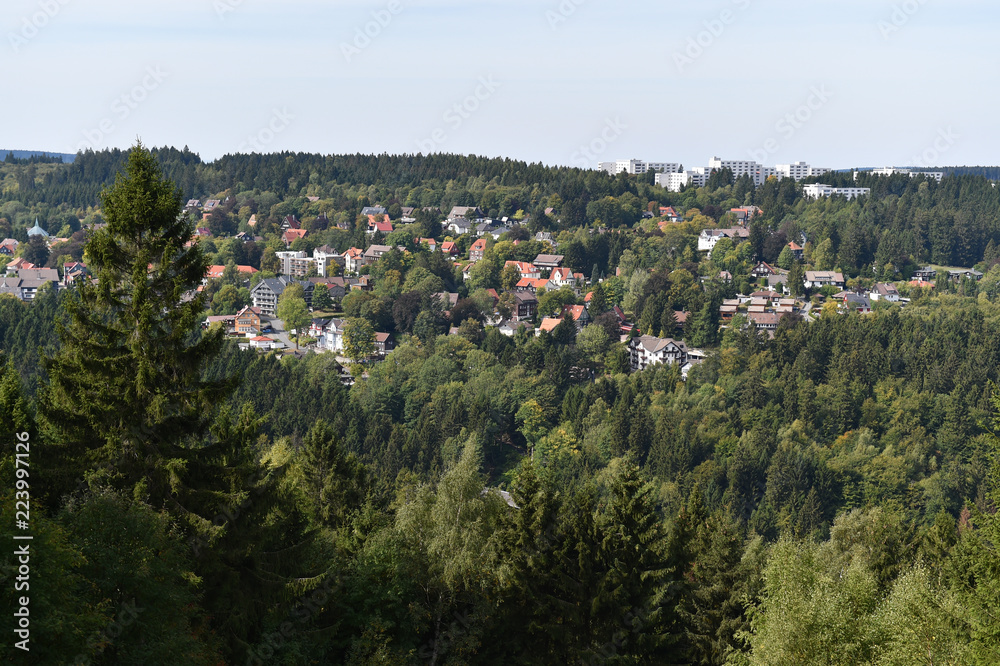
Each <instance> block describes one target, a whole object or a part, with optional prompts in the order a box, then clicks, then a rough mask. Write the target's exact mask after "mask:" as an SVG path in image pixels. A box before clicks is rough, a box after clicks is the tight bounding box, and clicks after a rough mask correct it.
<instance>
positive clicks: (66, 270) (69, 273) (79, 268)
mask: <svg viewBox="0 0 1000 666" xmlns="http://www.w3.org/2000/svg"><path fill="white" fill-rule="evenodd" d="M89 274H90V273H89V272H88V271H87V264H82V263H80V262H79V261H72V262H69V263H65V264H63V285H64V286H66V285H70V284H73V282H75V281H76V280H79V279H81V278H83V277H84V276H86V275H89Z"/></svg>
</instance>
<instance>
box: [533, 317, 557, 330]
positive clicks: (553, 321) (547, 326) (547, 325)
mask: <svg viewBox="0 0 1000 666" xmlns="http://www.w3.org/2000/svg"><path fill="white" fill-rule="evenodd" d="M561 323H562V319H559V318H558V317H545V318H544V319H542V323H541V324H540V325H539V326H538V330H540V331H548V332H549V333H551V332H552V331H554V330H555V328H556V326H558V325H559V324H561Z"/></svg>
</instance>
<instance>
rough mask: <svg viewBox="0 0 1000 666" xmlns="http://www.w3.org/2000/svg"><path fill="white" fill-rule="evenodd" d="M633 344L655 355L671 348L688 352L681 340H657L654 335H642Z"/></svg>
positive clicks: (634, 339)
mask: <svg viewBox="0 0 1000 666" xmlns="http://www.w3.org/2000/svg"><path fill="white" fill-rule="evenodd" d="M632 344H634V345H636V346H641V347H643V348H644V349H645V350H646V351H648V352H650V353H653V354H655V353H656V352H660V351H663V350H664V349H667V348H669V347H671V346H673V347H676V348H677V349H678V350H680V351H682V352H686V351H687V347H686V346H685V344H684V343H683V342H682V341H680V340H674V339H673V338H656V337H653V336H652V335H640V336H639V337H638V338H633V340H632Z"/></svg>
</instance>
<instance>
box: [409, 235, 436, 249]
mask: <svg viewBox="0 0 1000 666" xmlns="http://www.w3.org/2000/svg"><path fill="white" fill-rule="evenodd" d="M414 240H415V242H416V244H417V245H420V244H424V245H426V246H427V249H429V250H430V251H431V252H434V251H435V250H437V249H438V243H437V241H436V240H434V239H433V238H417V239H414Z"/></svg>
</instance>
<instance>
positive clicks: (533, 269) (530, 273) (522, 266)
mask: <svg viewBox="0 0 1000 666" xmlns="http://www.w3.org/2000/svg"><path fill="white" fill-rule="evenodd" d="M508 266H516V267H517V270H518V271H519V272H520V273H521V277H522V278H533V279H538V278H540V277H542V271H540V270H539V269H538V267H537V266H535V265H534V264H532V263H531V262H528V261H508V262H506V263H505V264H504V265H503V267H504V268H507V267H508Z"/></svg>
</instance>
